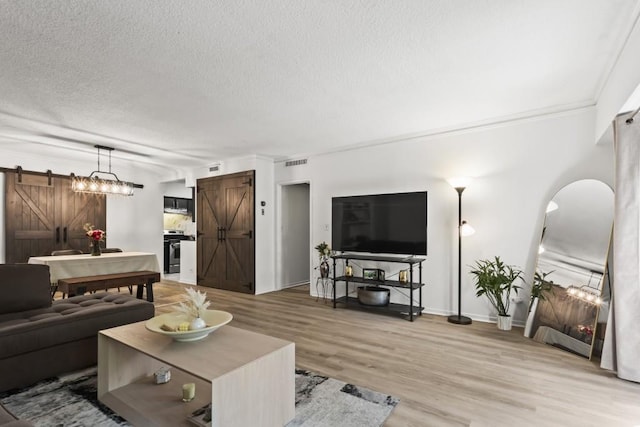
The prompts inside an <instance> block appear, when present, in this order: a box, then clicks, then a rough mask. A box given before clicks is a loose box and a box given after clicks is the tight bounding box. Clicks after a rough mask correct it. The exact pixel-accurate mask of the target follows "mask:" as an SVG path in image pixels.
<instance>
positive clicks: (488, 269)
mask: <svg viewBox="0 0 640 427" xmlns="http://www.w3.org/2000/svg"><path fill="white" fill-rule="evenodd" d="M471 274H472V275H473V276H474V285H475V287H476V296H478V297H479V296H481V295H485V296H486V297H487V299H488V300H489V302H490V303H491V305H492V306H493V307H494V308H495V309H496V311H497V312H498V329H501V330H505V331H508V330H510V329H511V316H510V315H509V303H510V302H511V300H510V297H511V292H514V293H515V294H517V293H518V290H519V289H520V286H518V285H516V284H515V281H516V280H517V279H521V280H522V270H520V269H519V268H517V267H515V266H512V265H507V264H505V263H504V262H502V260H501V259H500V257H499V256H496V257H495V258H494V259H493V260H480V261H476V265H475V268H474V269H473V270H471Z"/></svg>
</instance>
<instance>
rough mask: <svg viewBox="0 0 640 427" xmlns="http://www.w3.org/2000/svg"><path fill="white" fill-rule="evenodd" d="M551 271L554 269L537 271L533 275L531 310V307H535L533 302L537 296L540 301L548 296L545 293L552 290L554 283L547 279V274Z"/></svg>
mask: <svg viewBox="0 0 640 427" xmlns="http://www.w3.org/2000/svg"><path fill="white" fill-rule="evenodd" d="M551 273H553V271H549V272H547V273H544V272H543V273H539V272H537V271H536V272H535V274H534V275H533V285H532V286H531V299H530V300H529V312H531V308H532V307H533V303H534V302H535V300H536V298H538V299H539V300H540V301H544V300H545V299H546V298H547V296H546V295H545V294H546V293H547V292H549V291H550V290H551V285H552V284H553V282H551V281H548V280H547V276H548V275H549V274H551Z"/></svg>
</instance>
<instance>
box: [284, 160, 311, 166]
mask: <svg viewBox="0 0 640 427" xmlns="http://www.w3.org/2000/svg"><path fill="white" fill-rule="evenodd" d="M306 164H307V159H300V160H287V162H286V163H285V164H284V166H285V167H289V166H298V165H306Z"/></svg>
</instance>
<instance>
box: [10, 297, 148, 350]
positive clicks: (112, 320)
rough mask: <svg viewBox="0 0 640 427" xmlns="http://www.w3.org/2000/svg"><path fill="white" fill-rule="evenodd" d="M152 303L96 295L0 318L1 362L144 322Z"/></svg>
mask: <svg viewBox="0 0 640 427" xmlns="http://www.w3.org/2000/svg"><path fill="white" fill-rule="evenodd" d="M153 315H154V306H153V303H150V302H147V301H144V300H140V299H137V298H135V297H132V296H129V295H123V294H113V293H105V292H103V293H97V294H90V295H80V296H77V297H72V298H68V299H63V300H57V301H55V302H54V303H53V304H52V305H51V306H50V307H48V308H40V309H36V310H30V311H25V312H22V313H17V314H12V315H11V316H10V318H8V317H9V316H0V359H4V358H8V357H12V356H16V355H19V354H24V353H27V352H30V351H35V350H39V349H42V348H47V347H51V346H55V345H60V344H64V343H68V342H72V341H77V340H81V339H84V338H88V337H93V336H96V335H97V333H98V331H99V330H101V329H108V328H113V327H115V326H120V325H125V324H128V323H133V322H139V321H141V320H146V319H149V318H151V317H153Z"/></svg>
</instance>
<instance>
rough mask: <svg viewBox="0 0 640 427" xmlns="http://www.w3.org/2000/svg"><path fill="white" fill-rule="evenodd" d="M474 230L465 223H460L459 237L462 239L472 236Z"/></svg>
mask: <svg viewBox="0 0 640 427" xmlns="http://www.w3.org/2000/svg"><path fill="white" fill-rule="evenodd" d="M475 232H476V230H475V229H474V228H473V227H472V226H470V225H469V223H468V222H467V221H462V225H461V226H460V235H461V236H462V237H467V236H471V235H472V234H474V233H475Z"/></svg>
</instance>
